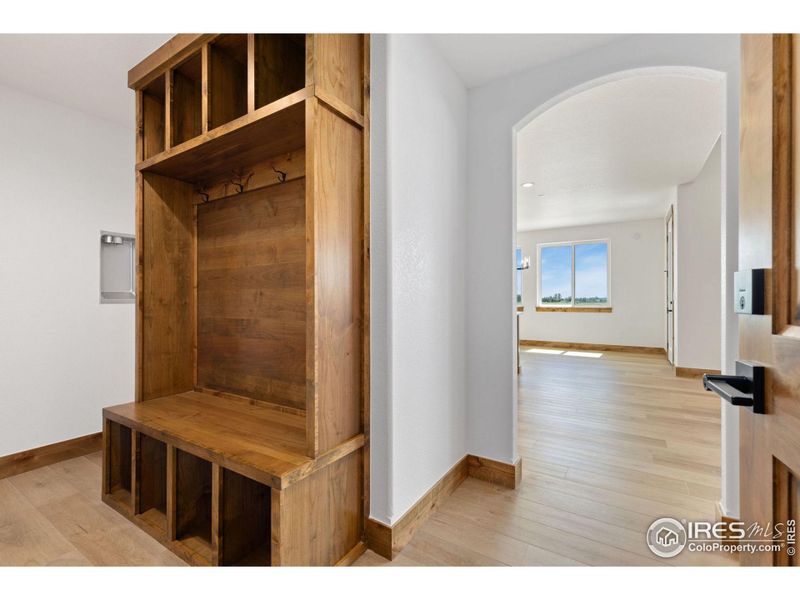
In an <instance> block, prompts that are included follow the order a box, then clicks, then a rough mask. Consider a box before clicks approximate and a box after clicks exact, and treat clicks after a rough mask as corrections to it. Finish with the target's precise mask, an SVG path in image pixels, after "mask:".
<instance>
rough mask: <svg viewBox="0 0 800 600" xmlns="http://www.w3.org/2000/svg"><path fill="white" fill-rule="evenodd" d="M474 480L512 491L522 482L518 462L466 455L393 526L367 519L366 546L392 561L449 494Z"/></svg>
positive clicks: (520, 466)
mask: <svg viewBox="0 0 800 600" xmlns="http://www.w3.org/2000/svg"><path fill="white" fill-rule="evenodd" d="M467 477H474V478H475V479H481V480H483V481H489V482H491V483H494V484H496V485H502V486H504V487H508V488H511V489H516V488H517V487H518V486H519V482H520V480H521V479H522V459H517V461H516V462H515V463H514V464H508V463H503V462H499V461H496V460H491V459H489V458H482V457H480V456H473V455H472V454H467V455H466V456H465V457H464V458H462V459H461V460H460V461H458V462H457V463H456V464H455V465H453V467H452V468H451V469H450V470H449V471H448V472H447V473H445V474H444V476H443V477H442V478H441V479H440V480H439V481H437V482H436V483H435V484H434V485H433V487H431V489H429V490H428V491H427V492H426V493H425V495H424V496H422V498H420V499H419V500H417V502H416V503H415V504H414V505H413V506H412V507H411V508H409V509H408V510H407V511H406V513H405V514H404V515H403V516H402V517H400V519H399V520H398V521H397V523H395V524H394V525H386V524H385V523H381V522H380V521H376V520H374V519H367V526H366V534H367V536H366V537H367V547H368V548H369V549H370V550H372V551H373V552H375V553H376V554H379V555H381V556H383V557H384V558H387V559H389V560H394V558H395V557H396V556H397V555H398V554H399V553H400V551H401V550H402V549H403V548H405V546H406V544H408V542H410V541H411V538H412V537H414V534H415V533H416V532H417V530H418V529H419V528H420V526H421V525H422V524H423V523H424V522H425V520H426V519H427V518H428V517H429V516H430V514H431V513H432V512H433V511H434V510H436V508H438V506H439V505H440V504H441V503H442V501H444V500H445V499H446V498H447V497H448V496H450V494H452V493H453V492H454V491H455V490H456V488H458V486H459V485H461V483H462V482H463V481H464V480H465V479H466V478H467Z"/></svg>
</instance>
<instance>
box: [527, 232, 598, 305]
mask: <svg viewBox="0 0 800 600" xmlns="http://www.w3.org/2000/svg"><path fill="white" fill-rule="evenodd" d="M538 250H539V306H542V307H548V306H549V307H582V306H583V307H591V306H607V305H608V242H606V241H596V242H594V241H592V242H568V243H561V244H540V245H539V246H538Z"/></svg>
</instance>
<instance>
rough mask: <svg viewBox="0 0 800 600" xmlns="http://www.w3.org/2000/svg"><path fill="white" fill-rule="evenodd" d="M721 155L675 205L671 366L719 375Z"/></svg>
mask: <svg viewBox="0 0 800 600" xmlns="http://www.w3.org/2000/svg"><path fill="white" fill-rule="evenodd" d="M720 160H721V152H720V144H719V141H717V143H716V144H715V145H714V148H713V149H712V151H711V153H710V154H709V157H708V159H707V160H706V163H705V165H704V166H703V169H702V170H701V171H700V173H699V174H698V176H697V177H696V178H695V180H694V181H692V182H691V183H685V184H683V185H679V186H678V190H677V194H676V201H675V221H674V223H675V265H676V266H675V300H676V301H675V364H676V365H678V366H679V367H689V368H695V369H714V370H716V369H720V366H721V359H722V358H721V346H720V335H721V326H722V315H721V314H720V313H721V308H722V307H721V306H720V301H719V296H720V286H721V276H720V269H721V256H720V255H721V233H722V232H721V229H720V217H721V215H720V212H721V205H720V193H721V189H720V188H721V184H722V176H721V167H722V165H721V163H720Z"/></svg>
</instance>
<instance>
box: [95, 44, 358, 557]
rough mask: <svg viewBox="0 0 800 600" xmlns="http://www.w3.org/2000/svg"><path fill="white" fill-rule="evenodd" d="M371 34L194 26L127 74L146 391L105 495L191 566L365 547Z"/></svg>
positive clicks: (118, 418) (140, 392)
mask: <svg viewBox="0 0 800 600" xmlns="http://www.w3.org/2000/svg"><path fill="white" fill-rule="evenodd" d="M368 77H369V38H368V36H366V35H317V34H301V35H298V34H281V35H277V34H184V35H178V36H175V37H174V38H172V39H171V40H170V41H169V42H167V43H166V44H165V45H164V46H162V47H161V48H159V49H158V50H156V51H155V52H154V53H153V54H151V55H150V56H149V57H147V58H146V59H144V60H143V61H142V62H141V63H140V64H138V65H137V66H136V67H134V68H133V69H132V70H131V71H130V72H129V73H128V83H129V86H130V87H131V88H133V89H134V90H135V91H136V122H137V137H136V155H137V157H136V160H137V163H136V227H137V231H136V244H137V261H138V262H137V297H136V398H135V402H132V403H130V404H122V405H119V406H112V407H109V408H106V409H104V411H103V417H104V421H103V423H104V426H103V437H104V448H105V450H104V457H103V483H102V486H103V489H102V494H103V500H104V501H105V502H106V503H107V504H108V505H110V506H112V507H113V508H114V509H116V510H117V511H119V512H120V513H122V514H123V515H124V516H126V517H127V518H128V519H130V520H131V521H132V522H133V523H135V524H136V525H138V526H139V527H141V528H142V529H143V530H145V531H146V532H148V533H149V534H150V535H152V536H153V537H155V538H156V539H158V540H159V541H160V542H161V543H163V544H164V545H165V546H167V547H168V548H170V549H171V550H172V551H174V552H175V553H176V554H178V555H179V556H181V557H182V558H184V559H185V560H186V561H188V562H189V563H191V564H196V565H265V566H266V565H335V564H348V563H350V562H352V561H353V560H354V559H355V558H356V557H357V556H358V555H359V554H360V553H361V552H362V551H363V549H364V543H363V539H364V522H365V517H366V515H367V514H368V493H367V490H368V485H367V479H368V475H367V474H368V448H369V437H368V422H369V414H368V412H369V411H368V407H369V399H368V391H369V362H368V361H369V358H368V357H369V329H368V328H369V295H368V291H369V282H368V274H369V263H368V261H369V240H368V231H369V197H368V189H369V185H368V157H369V146H368V144H369V83H368Z"/></svg>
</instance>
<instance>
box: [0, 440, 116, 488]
mask: <svg viewBox="0 0 800 600" xmlns="http://www.w3.org/2000/svg"><path fill="white" fill-rule="evenodd" d="M102 447H103V434H102V433H100V432H98V433H90V434H89V435H84V436H81V437H77V438H73V439H71V440H65V441H63V442H56V443H55V444H49V445H47V446H41V447H39V448H31V449H30V450H23V451H22V452H17V453H15V454H9V455H8V456H0V479H4V478H6V477H11V476H12V475H19V474H20V473H25V472H27V471H32V470H33V469H39V468H40V467H46V466H49V465H52V464H55V463H57V462H61V461H62V460H69V459H70V458H77V457H79V456H85V455H86V454H91V453H92V452H97V451H98V450H100V449H101V448H102Z"/></svg>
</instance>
